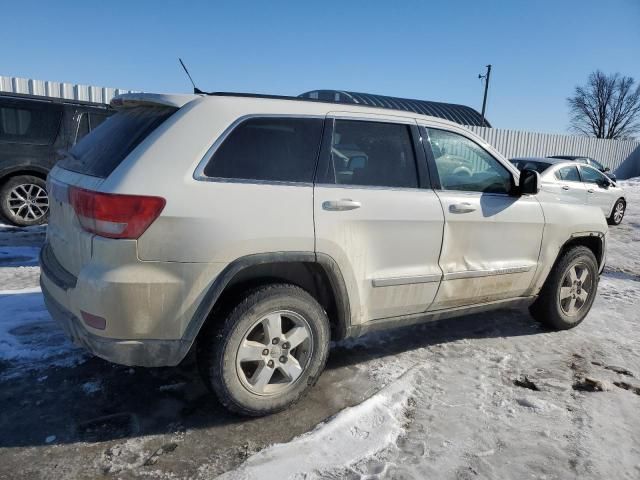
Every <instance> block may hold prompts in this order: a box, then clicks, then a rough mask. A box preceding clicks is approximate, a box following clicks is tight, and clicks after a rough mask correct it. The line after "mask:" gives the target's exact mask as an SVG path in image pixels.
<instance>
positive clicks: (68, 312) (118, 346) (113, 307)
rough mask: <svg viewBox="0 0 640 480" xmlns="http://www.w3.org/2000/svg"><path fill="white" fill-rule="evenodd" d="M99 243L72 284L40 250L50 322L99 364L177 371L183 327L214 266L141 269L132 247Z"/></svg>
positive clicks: (184, 342)
mask: <svg viewBox="0 0 640 480" xmlns="http://www.w3.org/2000/svg"><path fill="white" fill-rule="evenodd" d="M105 243H106V242H102V243H101V242H99V241H94V255H93V256H92V258H91V260H90V261H89V262H87V263H86V264H85V265H84V267H83V268H82V270H81V271H80V273H79V275H78V276H75V275H73V274H72V273H70V272H69V271H67V270H65V268H64V267H63V266H62V265H61V264H60V263H59V262H58V260H57V258H56V256H55V254H54V252H53V250H52V248H51V247H50V245H49V244H48V243H46V244H45V245H44V247H43V248H42V250H41V253H40V266H41V271H40V285H41V287H42V293H43V295H44V298H45V303H46V306H47V308H48V310H49V312H50V313H51V316H52V317H53V318H54V319H55V320H56V321H57V323H59V324H60V326H61V327H62V329H63V330H64V331H65V332H66V334H67V335H68V336H69V337H70V338H71V339H72V340H73V342H74V343H76V344H77V345H79V346H82V347H84V348H85V349H87V350H89V351H90V352H91V353H93V354H94V355H96V356H98V357H101V358H104V359H105V360H108V361H111V362H114V363H119V364H122V365H136V366H145V367H161V366H173V365H177V364H178V363H180V361H182V359H183V358H184V357H185V356H186V354H187V353H188V351H189V348H190V347H191V345H192V344H193V342H194V340H195V335H189V332H187V331H186V327H187V325H188V324H189V321H190V320H191V319H192V317H193V315H194V312H195V311H196V309H197V307H198V306H199V305H200V303H201V302H202V297H203V295H204V293H205V292H206V288H207V286H208V284H209V282H208V281H207V279H210V278H215V270H216V269H217V268H219V266H217V265H212V264H180V263H162V262H141V261H139V260H138V259H137V257H136V255H135V245H134V244H131V243H130V242H124V241H112V242H111V243H110V244H109V245H105ZM107 247H109V248H107ZM105 250H106V251H105ZM101 260H102V261H101ZM83 311H84V312H87V313H90V314H91V315H97V316H99V317H102V318H104V319H106V325H105V328H104V329H97V328H94V326H91V325H87V324H85V323H84V321H83V319H82V312H83ZM196 333H197V332H196Z"/></svg>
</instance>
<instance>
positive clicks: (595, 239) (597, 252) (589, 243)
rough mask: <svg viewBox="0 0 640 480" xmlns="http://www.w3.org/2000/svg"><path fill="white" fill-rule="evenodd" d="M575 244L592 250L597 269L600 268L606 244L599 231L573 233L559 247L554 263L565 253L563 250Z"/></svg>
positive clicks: (565, 250)
mask: <svg viewBox="0 0 640 480" xmlns="http://www.w3.org/2000/svg"><path fill="white" fill-rule="evenodd" d="M577 246H583V247H587V248H588V249H589V250H591V251H592V252H593V255H594V256H595V257H596V260H597V262H598V267H599V270H601V269H602V267H603V263H604V260H605V253H606V252H605V248H606V245H605V236H604V234H602V233H600V232H587V233H582V234H580V235H574V236H572V237H571V238H569V240H567V241H566V242H565V243H564V244H563V245H562V247H561V248H560V251H559V252H558V256H557V257H556V260H555V262H554V264H555V263H557V262H558V260H559V259H560V258H561V257H562V256H563V255H564V254H565V252H567V251H568V250H569V249H571V248H573V247H577Z"/></svg>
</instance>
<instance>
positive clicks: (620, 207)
mask: <svg viewBox="0 0 640 480" xmlns="http://www.w3.org/2000/svg"><path fill="white" fill-rule="evenodd" d="M623 216H624V203H622V202H618V203H616V208H615V210H614V211H613V219H614V221H615V222H616V223H620V222H621V221H622V217H623Z"/></svg>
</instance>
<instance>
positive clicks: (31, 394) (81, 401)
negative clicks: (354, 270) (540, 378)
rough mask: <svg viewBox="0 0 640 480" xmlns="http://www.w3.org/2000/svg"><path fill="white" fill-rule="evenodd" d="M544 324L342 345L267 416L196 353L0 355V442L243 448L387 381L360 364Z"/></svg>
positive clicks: (474, 326) (438, 330) (432, 328)
mask: <svg viewBox="0 0 640 480" xmlns="http://www.w3.org/2000/svg"><path fill="white" fill-rule="evenodd" d="M51 328H53V327H51ZM55 328H57V327H55ZM544 331H545V330H544V329H543V328H541V327H540V326H539V325H538V324H537V323H536V322H534V321H533V319H532V318H531V317H530V316H529V315H528V313H527V312H523V311H516V310H505V311H496V312H491V313H483V314H477V315H470V316H465V317H459V318H454V319H447V320H441V321H437V322H433V323H428V324H424V325H419V326H412V327H404V328H399V329H395V330H390V331H386V332H378V333H371V334H367V335H365V336H363V337H360V338H358V339H347V340H343V341H340V342H336V343H334V344H332V349H331V352H330V356H329V360H328V364H327V367H326V370H325V372H324V373H323V375H322V376H321V378H320V379H319V381H318V383H317V384H316V386H315V387H314V388H313V389H312V390H311V392H310V393H309V394H308V395H307V396H306V397H305V398H304V399H303V400H302V401H300V402H299V403H298V404H296V405H295V406H293V407H291V408H290V409H289V410H287V411H285V412H282V413H279V414H275V415H271V416H269V417H263V418H244V417H240V416H237V415H234V414H231V413H229V412H228V411H227V410H226V409H225V408H224V407H223V406H222V405H221V404H220V403H219V402H218V401H217V400H216V398H215V396H214V395H213V394H212V393H210V392H209V391H208V390H207V389H206V388H205V386H204V384H203V383H202V381H201V380H200V378H199V375H198V372H197V368H196V364H195V359H194V358H193V355H190V356H189V357H188V358H187V359H185V361H184V362H183V363H182V364H181V365H179V366H177V367H173V368H130V367H125V366H120V365H114V364H110V363H108V362H106V361H103V360H101V359H99V358H95V357H89V356H85V357H83V358H84V359H85V360H84V361H81V362H80V363H78V364H77V365H75V366H73V367H49V368H45V369H39V370H34V371H27V372H25V373H22V374H20V375H13V376H9V377H7V376H6V375H5V376H4V377H3V371H4V372H5V373H6V372H7V371H8V368H9V367H11V365H10V364H11V362H7V361H6V360H5V361H4V362H0V391H1V392H2V396H1V397H0V447H32V446H39V445H46V444H48V443H55V444H58V445H60V444H74V443H78V442H87V443H96V442H106V441H111V440H118V439H129V438H134V437H140V436H148V435H156V434H157V435H163V434H165V435H169V434H172V433H175V432H179V431H182V432H184V431H190V432H193V431H197V430H198V431H205V432H206V435H207V438H214V439H215V443H216V445H218V446H219V447H220V448H223V446H224V448H230V447H231V446H233V445H236V446H242V445H245V444H246V442H247V441H248V439H252V441H254V442H256V444H258V445H259V444H261V443H262V444H264V445H267V444H271V443H274V442H283V441H288V440H289V439H290V438H292V437H293V436H295V435H299V434H302V433H304V432H307V431H308V430H310V429H311V428H313V427H314V426H315V425H316V424H318V423H320V422H322V421H324V420H325V419H327V418H328V417H330V416H332V415H334V414H336V413H337V412H338V411H340V410H341V409H343V408H345V407H348V406H351V405H354V404H357V403H360V402H361V401H363V400H364V399H366V398H367V397H368V396H370V395H371V394H373V393H374V392H375V391H376V390H377V389H379V388H380V387H381V385H376V384H375V382H373V380H371V379H369V378H364V379H363V378H362V377H367V375H366V371H364V370H363V369H362V368H359V367H358V364H360V363H362V362H365V361H368V360H373V359H377V358H384V357H387V356H393V355H398V354H401V353H403V352H407V351H411V350H415V349H421V348H428V347H430V346H433V345H438V344H444V343H449V342H455V341H457V340H462V339H470V338H490V337H511V336H520V335H534V334H538V333H542V332H544ZM505 341H508V340H505ZM73 354H74V355H78V351H74V353H73ZM243 442H244V443H243Z"/></svg>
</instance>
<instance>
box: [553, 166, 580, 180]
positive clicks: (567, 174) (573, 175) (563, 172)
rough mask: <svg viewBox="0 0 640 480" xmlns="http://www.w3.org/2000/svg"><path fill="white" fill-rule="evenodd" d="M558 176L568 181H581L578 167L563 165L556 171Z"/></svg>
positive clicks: (559, 178)
mask: <svg viewBox="0 0 640 480" xmlns="http://www.w3.org/2000/svg"><path fill="white" fill-rule="evenodd" d="M556 178H557V179H558V180H564V181H566V182H579V181H580V175H579V174H578V167H562V168H560V169H558V171H557V172H556Z"/></svg>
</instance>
